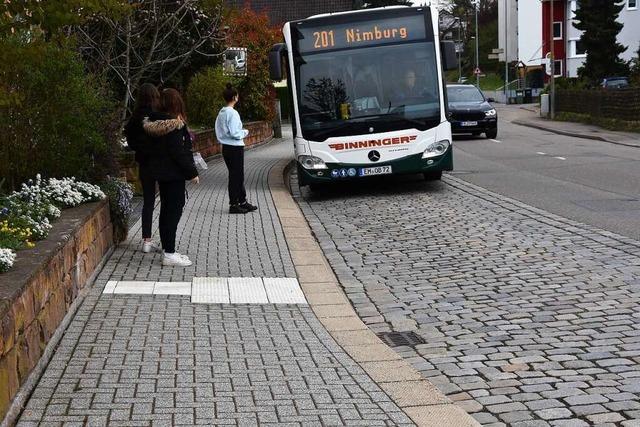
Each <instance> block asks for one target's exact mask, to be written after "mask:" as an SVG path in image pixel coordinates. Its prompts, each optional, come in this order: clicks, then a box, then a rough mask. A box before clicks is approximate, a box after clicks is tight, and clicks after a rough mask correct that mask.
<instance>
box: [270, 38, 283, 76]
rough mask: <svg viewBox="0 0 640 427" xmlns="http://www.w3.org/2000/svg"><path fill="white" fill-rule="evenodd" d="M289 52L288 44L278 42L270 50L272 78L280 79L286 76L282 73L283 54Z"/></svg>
mask: <svg viewBox="0 0 640 427" xmlns="http://www.w3.org/2000/svg"><path fill="white" fill-rule="evenodd" d="M286 52H287V45H285V44H284V43H278V44H275V45H273V47H272V48H271V51H270V52H269V75H270V77H271V80H274V81H278V82H279V81H280V80H282V79H283V78H284V75H283V73H282V56H283V55H284V54H285V53H286Z"/></svg>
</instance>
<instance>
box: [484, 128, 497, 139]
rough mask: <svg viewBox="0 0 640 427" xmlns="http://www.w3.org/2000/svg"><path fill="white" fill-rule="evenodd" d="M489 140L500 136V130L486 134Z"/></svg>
mask: <svg viewBox="0 0 640 427" xmlns="http://www.w3.org/2000/svg"><path fill="white" fill-rule="evenodd" d="M485 135H486V136H487V138H489V139H492V138H495V137H497V136H498V129H491V130H489V131H487V132H486V133H485Z"/></svg>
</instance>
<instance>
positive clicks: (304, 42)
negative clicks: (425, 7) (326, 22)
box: [296, 15, 426, 52]
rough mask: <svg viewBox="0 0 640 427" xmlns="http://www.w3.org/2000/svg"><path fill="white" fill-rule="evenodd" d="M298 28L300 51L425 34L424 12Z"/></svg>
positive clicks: (417, 36) (380, 42) (419, 37)
mask: <svg viewBox="0 0 640 427" xmlns="http://www.w3.org/2000/svg"><path fill="white" fill-rule="evenodd" d="M296 29H297V30H298V49H299V50H300V51H301V52H313V51H321V50H329V49H344V48H351V47H363V46H370V45H375V44H382V43H393V42H407V41H415V40H423V39H424V38H425V37H426V34H425V33H426V32H425V24H424V16H423V15H415V16H406V17H400V18H392V19H379V20H369V21H364V22H356V23H348V24H334V25H330V26H322V27H306V26H299V27H297V28H296Z"/></svg>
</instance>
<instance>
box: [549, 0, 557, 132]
mask: <svg viewBox="0 0 640 427" xmlns="http://www.w3.org/2000/svg"><path fill="white" fill-rule="evenodd" d="M550 4H551V7H550V8H549V17H550V19H549V20H550V21H551V22H550V25H549V26H550V27H551V28H550V34H549V36H550V37H549V43H550V46H549V53H550V54H551V55H549V66H550V67H551V78H550V80H549V117H550V118H551V120H554V119H555V118H556V106H555V97H556V84H555V83H556V82H555V76H556V63H555V60H554V55H553V53H554V52H553V47H554V45H555V42H554V40H553V36H554V34H553V0H551V3H550Z"/></svg>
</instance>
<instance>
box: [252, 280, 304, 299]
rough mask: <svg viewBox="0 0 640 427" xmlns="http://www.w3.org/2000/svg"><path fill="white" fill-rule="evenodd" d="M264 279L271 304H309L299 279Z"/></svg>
mask: <svg viewBox="0 0 640 427" xmlns="http://www.w3.org/2000/svg"><path fill="white" fill-rule="evenodd" d="M263 281H264V288H265V290H266V291H267V298H268V299H269V302H270V303H271V304H307V300H306V298H305V297H304V293H303V292H302V289H300V284H299V283H298V279H291V278H264V279H263Z"/></svg>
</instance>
